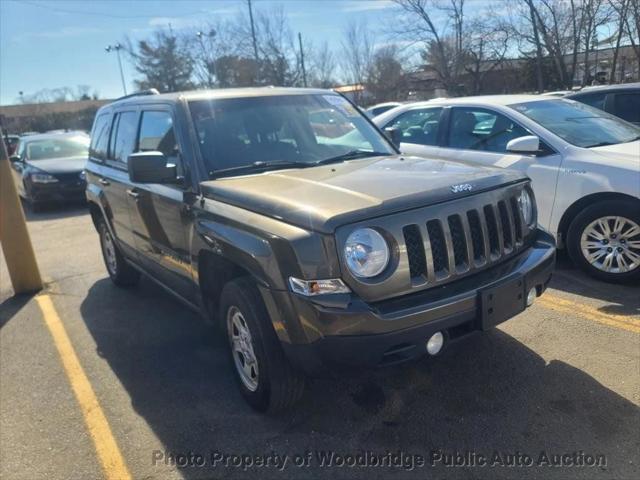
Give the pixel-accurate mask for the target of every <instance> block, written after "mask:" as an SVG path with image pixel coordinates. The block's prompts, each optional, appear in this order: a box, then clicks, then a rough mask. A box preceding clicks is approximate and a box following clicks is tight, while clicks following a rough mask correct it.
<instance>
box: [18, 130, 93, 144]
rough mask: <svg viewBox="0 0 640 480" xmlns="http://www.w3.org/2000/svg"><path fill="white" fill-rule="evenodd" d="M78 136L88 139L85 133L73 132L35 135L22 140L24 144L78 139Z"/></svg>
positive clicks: (24, 137)
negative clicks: (53, 139) (52, 139)
mask: <svg viewBox="0 0 640 480" xmlns="http://www.w3.org/2000/svg"><path fill="white" fill-rule="evenodd" d="M78 135H83V136H85V137H88V135H87V134H86V133H85V132H82V131H80V130H73V131H70V132H63V133H36V134H33V135H27V136H23V137H20V138H21V140H22V141H23V142H31V141H33V140H48V139H50V138H70V137H77V136H78Z"/></svg>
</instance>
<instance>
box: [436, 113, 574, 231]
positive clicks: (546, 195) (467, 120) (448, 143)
mask: <svg viewBox="0 0 640 480" xmlns="http://www.w3.org/2000/svg"><path fill="white" fill-rule="evenodd" d="M526 135H532V133H531V132H529V131H528V130H527V129H525V128H524V127H522V126H521V125H520V124H518V123H517V122H515V121H514V120H512V119H510V118H508V117H507V116H506V115H503V114H501V113H499V112H496V111H493V110H490V109H485V108H477V107H453V108H452V109H451V117H450V120H449V128H448V131H447V134H446V138H445V141H444V145H443V147H442V148H441V153H440V156H441V157H444V158H448V159H452V160H462V161H467V162H475V163H480V164H483V165H488V166H494V167H500V168H512V169H515V170H519V171H521V172H523V173H525V174H526V175H527V176H528V177H529V178H531V185H532V187H533V190H534V193H535V195H536V202H537V205H538V222H539V223H540V225H542V226H543V227H545V228H549V225H550V221H551V212H552V210H553V202H554V200H555V195H556V184H557V180H558V172H559V168H560V164H561V161H562V157H561V156H560V155H559V154H558V153H556V152H554V151H553V150H552V149H551V148H550V147H548V146H546V145H543V144H541V150H540V153H539V154H538V155H522V154H517V153H510V152H508V151H507V143H509V141H510V140H513V139H514V138H518V137H523V136H526ZM541 142H542V140H541Z"/></svg>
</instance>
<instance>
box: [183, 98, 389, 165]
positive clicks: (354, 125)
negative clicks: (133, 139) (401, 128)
mask: <svg viewBox="0 0 640 480" xmlns="http://www.w3.org/2000/svg"><path fill="white" fill-rule="evenodd" d="M189 108H190V110H191V115H192V118H193V122H194V124H195V127H196V131H197V133H198V139H199V143H200V151H201V153H202V157H203V158H204V161H205V162H206V166H207V169H208V170H209V173H210V175H211V176H217V175H220V174H221V173H223V172H225V171H228V172H229V173H231V172H232V171H233V172H238V171H240V170H244V169H245V167H246V169H248V170H250V169H252V168H255V169H258V168H260V169H265V170H266V169H275V168H287V167H291V166H295V167H305V166H313V165H316V164H322V163H328V162H330V161H334V160H335V161H344V160H350V159H356V158H362V157H366V156H372V155H378V154H379V155H389V154H393V153H395V152H394V151H393V149H392V147H391V146H390V145H389V143H388V142H387V141H386V139H385V138H384V137H383V136H382V135H380V133H379V132H378V131H377V130H376V129H375V128H374V127H372V126H371V124H369V123H368V122H367V120H366V119H365V118H364V117H363V116H362V114H360V113H359V112H358V111H357V109H356V108H354V107H353V106H352V105H351V104H350V103H349V102H348V101H347V100H345V99H344V98H343V97H341V96H338V95H333V94H326V95H318V94H314V95H278V96H265V97H247V98H233V99H217V100H216V99H214V100H196V101H191V102H189Z"/></svg>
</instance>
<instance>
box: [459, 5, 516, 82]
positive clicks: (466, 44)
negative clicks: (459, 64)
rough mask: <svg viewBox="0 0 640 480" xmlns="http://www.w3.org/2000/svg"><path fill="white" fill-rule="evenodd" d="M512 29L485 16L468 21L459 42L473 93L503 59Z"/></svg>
mask: <svg viewBox="0 0 640 480" xmlns="http://www.w3.org/2000/svg"><path fill="white" fill-rule="evenodd" d="M511 34H512V31H511V29H510V28H509V26H508V25H506V24H505V23H503V22H501V21H495V20H494V19H492V18H490V17H486V16H480V17H478V18H476V19H474V20H473V21H472V22H470V24H469V27H468V28H467V34H466V35H465V37H464V40H463V43H462V44H461V46H462V48H463V51H464V52H465V59H464V70H465V71H466V72H467V73H468V74H469V75H470V77H471V91H472V93H473V94H478V93H481V92H482V89H483V82H484V80H485V77H486V76H487V75H488V74H489V73H491V72H492V71H494V70H495V69H496V68H497V67H498V66H500V65H501V64H502V62H503V61H504V60H505V57H506V55H507V52H508V50H509V47H510V41H511Z"/></svg>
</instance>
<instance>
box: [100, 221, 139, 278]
mask: <svg viewBox="0 0 640 480" xmlns="http://www.w3.org/2000/svg"><path fill="white" fill-rule="evenodd" d="M98 233H99V234H100V248H101V249H102V258H103V260H104V265H105V267H107V273H108V274H109V277H110V278H111V281H112V282H113V283H115V284H116V285H117V286H119V287H131V286H133V285H136V284H137V283H138V281H139V280H140V272H139V271H138V270H136V269H135V268H133V267H132V266H131V265H129V264H128V263H127V261H126V260H125V259H124V257H123V256H122V253H121V252H120V250H119V249H118V246H117V244H116V242H115V240H114V239H113V237H112V236H111V232H110V231H109V227H107V224H106V222H105V221H104V220H102V219H101V220H99V221H98Z"/></svg>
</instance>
